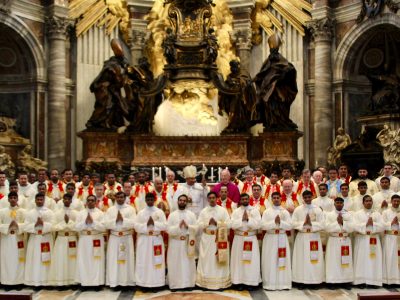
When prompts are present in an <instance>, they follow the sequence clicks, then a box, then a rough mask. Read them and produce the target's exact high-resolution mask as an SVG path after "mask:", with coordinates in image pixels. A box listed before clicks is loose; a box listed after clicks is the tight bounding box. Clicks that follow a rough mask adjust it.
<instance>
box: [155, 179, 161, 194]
mask: <svg viewBox="0 0 400 300" xmlns="http://www.w3.org/2000/svg"><path fill="white" fill-rule="evenodd" d="M162 187H163V180H162V178H161V177H156V178H154V188H155V190H156V191H157V192H158V193H161V191H162Z"/></svg>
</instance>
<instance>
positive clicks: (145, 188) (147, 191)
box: [134, 183, 150, 197]
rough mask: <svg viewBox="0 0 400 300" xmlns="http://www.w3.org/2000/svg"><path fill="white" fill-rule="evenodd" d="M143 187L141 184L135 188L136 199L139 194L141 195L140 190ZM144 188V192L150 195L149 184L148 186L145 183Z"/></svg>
mask: <svg viewBox="0 0 400 300" xmlns="http://www.w3.org/2000/svg"><path fill="white" fill-rule="evenodd" d="M141 187H142V185H140V184H137V185H136V187H135V194H134V195H135V197H138V196H139V193H140V188H141ZM143 187H144V191H145V193H146V194H147V193H149V191H150V190H149V184H147V183H145V184H144V185H143Z"/></svg>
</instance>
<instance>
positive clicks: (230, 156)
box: [78, 131, 303, 167]
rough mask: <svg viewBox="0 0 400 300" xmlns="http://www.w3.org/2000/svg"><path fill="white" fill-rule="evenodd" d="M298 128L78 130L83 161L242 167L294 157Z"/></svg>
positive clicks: (140, 165)
mask: <svg viewBox="0 0 400 300" xmlns="http://www.w3.org/2000/svg"><path fill="white" fill-rule="evenodd" d="M302 135H303V133H301V132H299V131H289V132H266V133H263V134H261V135H260V136H256V137H255V136H251V135H222V136H190V137H188V136H179V137H171V136H154V135H129V134H118V133H115V132H89V131H83V132H80V133H79V134H78V136H79V137H80V138H82V140H83V163H85V164H90V162H108V163H116V164H118V165H122V166H125V167H128V166H130V167H145V166H146V167H152V166H156V167H160V166H164V165H166V166H168V167H183V166H187V165H190V164H193V165H197V166H199V165H202V164H206V165H214V166H221V167H225V166H234V167H243V166H246V165H249V164H252V165H254V164H258V163H261V162H271V163H272V162H273V161H274V160H278V161H280V162H289V163H291V164H294V162H295V161H297V159H298V158H297V140H298V139H299V138H300V137H301V136H302Z"/></svg>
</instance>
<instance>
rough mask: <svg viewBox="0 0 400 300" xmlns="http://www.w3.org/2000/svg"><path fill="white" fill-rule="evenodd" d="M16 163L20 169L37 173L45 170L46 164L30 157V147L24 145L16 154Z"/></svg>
mask: <svg viewBox="0 0 400 300" xmlns="http://www.w3.org/2000/svg"><path fill="white" fill-rule="evenodd" d="M18 162H19V164H20V165H21V168H22V169H23V170H24V171H27V172H37V171H39V169H42V168H47V162H45V161H43V160H41V159H39V158H35V157H33V156H32V146H31V145H26V146H25V148H24V149H23V150H21V151H20V152H19V153H18Z"/></svg>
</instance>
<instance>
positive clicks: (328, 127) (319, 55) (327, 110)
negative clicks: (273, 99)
mask: <svg viewBox="0 0 400 300" xmlns="http://www.w3.org/2000/svg"><path fill="white" fill-rule="evenodd" d="M334 24H335V22H334V20H332V19H330V18H323V19H320V20H314V21H312V22H310V23H309V24H308V27H309V29H310V31H311V33H312V35H313V38H314V42H315V77H314V78H315V97H314V103H313V106H314V107H313V112H314V114H313V116H312V118H313V122H312V124H313V125H312V126H314V141H315V142H314V159H315V161H313V162H310V163H311V165H312V164H314V165H315V166H317V165H325V164H326V157H327V154H326V153H327V149H328V147H330V146H331V144H332V137H333V99H332V61H331V60H332V57H331V55H332V54H331V53H332V37H333V32H334Z"/></svg>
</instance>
